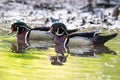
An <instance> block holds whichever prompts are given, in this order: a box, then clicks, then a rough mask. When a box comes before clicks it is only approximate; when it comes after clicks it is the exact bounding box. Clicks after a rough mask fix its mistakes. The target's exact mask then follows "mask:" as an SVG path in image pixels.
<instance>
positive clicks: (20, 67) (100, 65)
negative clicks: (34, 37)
mask: <svg viewBox="0 0 120 80" xmlns="http://www.w3.org/2000/svg"><path fill="white" fill-rule="evenodd" d="M7 41H13V42H14V41H15V37H14V36H8V35H1V36H0V80H120V50H119V49H120V36H117V37H116V38H114V39H112V40H110V41H109V42H107V43H106V44H105V45H107V46H108V47H109V48H110V49H111V50H113V51H115V52H116V53H117V55H112V54H106V53H104V54H102V55H97V57H78V56H72V55H70V56H69V57H68V59H67V62H66V63H65V64H64V65H63V66H54V65H51V64H50V61H49V60H48V55H54V54H55V52H54V49H53V48H50V49H49V50H38V49H31V50H28V51H26V53H25V54H18V53H13V52H11V49H10V44H9V43H8V42H7Z"/></svg>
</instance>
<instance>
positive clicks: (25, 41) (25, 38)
mask: <svg viewBox="0 0 120 80" xmlns="http://www.w3.org/2000/svg"><path fill="white" fill-rule="evenodd" d="M28 33H29V31H28V32H27V33H26V34H25V44H26V45H27V46H28V45H29V44H28V42H27V35H28Z"/></svg>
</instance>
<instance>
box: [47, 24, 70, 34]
mask: <svg viewBox="0 0 120 80" xmlns="http://www.w3.org/2000/svg"><path fill="white" fill-rule="evenodd" d="M49 32H51V33H53V34H54V35H56V36H63V35H68V32H67V27H66V26H65V25H64V24H63V23H54V24H53V25H52V26H51V28H50V30H49Z"/></svg>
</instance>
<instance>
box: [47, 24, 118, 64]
mask: <svg viewBox="0 0 120 80" xmlns="http://www.w3.org/2000/svg"><path fill="white" fill-rule="evenodd" d="M49 32H51V33H53V34H54V35H55V36H54V44H55V52H56V53H57V55H56V57H53V56H52V57H50V61H51V64H54V65H62V63H63V62H66V61H65V60H66V56H65V55H64V53H74V54H76V53H77V54H79V53H80V52H79V51H77V52H76V48H78V50H79V47H81V46H83V45H87V46H89V47H91V45H94V46H100V45H104V44H105V42H107V41H108V40H110V39H112V38H114V37H116V36H117V33H114V34H110V35H106V36H102V35H100V34H99V33H96V32H85V33H72V34H69V33H68V31H67V27H66V25H65V24H63V23H54V24H53V25H52V26H51V28H50V30H49ZM81 37H84V38H81ZM88 38H89V40H88Z"/></svg>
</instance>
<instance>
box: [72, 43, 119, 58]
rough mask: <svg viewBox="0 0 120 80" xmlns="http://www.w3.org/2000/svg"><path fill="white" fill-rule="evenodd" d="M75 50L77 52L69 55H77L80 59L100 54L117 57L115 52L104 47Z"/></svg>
mask: <svg viewBox="0 0 120 80" xmlns="http://www.w3.org/2000/svg"><path fill="white" fill-rule="evenodd" d="M75 50H77V52H72V51H71V55H77V56H80V57H96V55H102V54H111V55H117V54H116V52H115V51H113V50H111V49H109V47H107V46H105V45H97V46H82V47H81V48H76V49H75Z"/></svg>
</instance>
